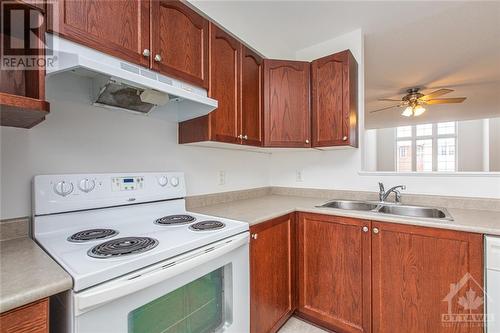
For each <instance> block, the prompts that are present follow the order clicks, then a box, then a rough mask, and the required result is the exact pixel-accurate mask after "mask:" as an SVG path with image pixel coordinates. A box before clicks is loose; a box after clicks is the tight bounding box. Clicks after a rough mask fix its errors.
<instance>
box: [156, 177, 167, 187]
mask: <svg viewBox="0 0 500 333" xmlns="http://www.w3.org/2000/svg"><path fill="white" fill-rule="evenodd" d="M158 184H159V185H160V186H161V187H164V186H166V185H167V184H168V178H167V176H161V177H160V178H158Z"/></svg>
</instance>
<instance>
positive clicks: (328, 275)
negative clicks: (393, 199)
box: [297, 213, 430, 333]
mask: <svg viewBox="0 0 500 333" xmlns="http://www.w3.org/2000/svg"><path fill="white" fill-rule="evenodd" d="M363 228H365V229H364V230H363ZM369 230H370V221H366V220H360V219H353V218H345V217H336V216H329V215H318V214H308V213H299V220H298V231H297V233H298V251H297V253H298V258H297V259H298V295H299V296H298V312H299V315H300V316H301V317H304V318H305V319H308V320H310V321H313V322H315V323H317V324H319V325H321V326H323V327H326V328H328V329H330V330H333V331H335V332H346V333H347V332H349V333H351V332H370V331H371V294H370V292H371V290H370V288H371V280H370V278H371V258H370V252H371V234H370V232H369ZM388 281H390V280H388ZM384 306H385V304H384ZM389 309H390V308H389ZM384 332H410V330H408V331H398V330H392V329H388V330H386V331H384ZM411 332H417V331H411ZM421 332H424V331H421ZM428 332H430V331H428Z"/></svg>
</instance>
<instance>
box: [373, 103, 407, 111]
mask: <svg viewBox="0 0 500 333" xmlns="http://www.w3.org/2000/svg"><path fill="white" fill-rule="evenodd" d="M400 106H401V104H398V105H393V106H388V107H385V108H382V109H378V110H373V111H370V113H375V112H380V111H384V110H387V109H392V108H396V107H400Z"/></svg>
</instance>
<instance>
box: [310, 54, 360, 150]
mask: <svg viewBox="0 0 500 333" xmlns="http://www.w3.org/2000/svg"><path fill="white" fill-rule="evenodd" d="M357 77H358V73H357V63H356V60H355V59H354V57H353V56H352V53H351V52H350V51H349V50H346V51H343V52H340V53H336V54H333V55H329V56H326V57H323V58H321V59H317V60H314V61H313V62H312V65H311V82H312V140H313V146H314V147H327V146H345V145H350V146H353V147H357V146H358V108H357V101H358V93H357V89H358V82H357Z"/></svg>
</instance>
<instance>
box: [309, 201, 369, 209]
mask: <svg viewBox="0 0 500 333" xmlns="http://www.w3.org/2000/svg"><path fill="white" fill-rule="evenodd" d="M319 207H325V208H336V209H346V210H364V211H367V210H373V209H375V208H377V204H376V203H373V202H366V201H350V200H334V201H329V202H327V203H325V204H323V205H321V206H319Z"/></svg>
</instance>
